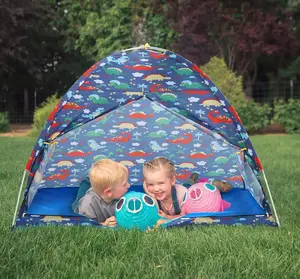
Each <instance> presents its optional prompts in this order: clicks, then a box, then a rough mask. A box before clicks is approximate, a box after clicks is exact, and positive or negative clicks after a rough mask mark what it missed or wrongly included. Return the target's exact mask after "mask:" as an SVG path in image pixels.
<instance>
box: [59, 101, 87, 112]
mask: <svg viewBox="0 0 300 279" xmlns="http://www.w3.org/2000/svg"><path fill="white" fill-rule="evenodd" d="M87 107H88V106H79V105H77V104H76V103H73V102H67V103H66V104H65V105H64V106H63V107H62V110H67V109H69V110H81V109H84V108H87Z"/></svg>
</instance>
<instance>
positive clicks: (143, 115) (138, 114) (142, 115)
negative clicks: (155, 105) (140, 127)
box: [128, 111, 154, 119]
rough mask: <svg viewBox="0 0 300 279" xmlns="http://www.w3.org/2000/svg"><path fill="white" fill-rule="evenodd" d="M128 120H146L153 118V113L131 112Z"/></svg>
mask: <svg viewBox="0 0 300 279" xmlns="http://www.w3.org/2000/svg"><path fill="white" fill-rule="evenodd" d="M128 116H129V118H133V119H146V118H150V117H153V116H154V113H150V114H146V113H145V112H143V111H141V112H132V113H130V114H129V115H128Z"/></svg>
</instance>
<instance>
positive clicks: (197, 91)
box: [181, 89, 210, 95]
mask: <svg viewBox="0 0 300 279" xmlns="http://www.w3.org/2000/svg"><path fill="white" fill-rule="evenodd" d="M181 92H183V93H185V94H191V95H206V94H209V93H210V90H206V89H203V90H201V89H183V90H181Z"/></svg>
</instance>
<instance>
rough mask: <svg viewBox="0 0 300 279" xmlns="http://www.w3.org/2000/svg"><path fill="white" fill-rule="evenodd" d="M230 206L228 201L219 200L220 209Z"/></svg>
mask: <svg viewBox="0 0 300 279" xmlns="http://www.w3.org/2000/svg"><path fill="white" fill-rule="evenodd" d="M230 206H231V203H230V202H227V201H224V200H221V211H224V210H225V209H227V208H229V207H230Z"/></svg>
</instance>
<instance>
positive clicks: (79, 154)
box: [64, 150, 92, 157]
mask: <svg viewBox="0 0 300 279" xmlns="http://www.w3.org/2000/svg"><path fill="white" fill-rule="evenodd" d="M90 154H92V152H83V151H82V150H71V151H69V152H67V153H66V152H64V155H66V156H69V157H85V156H88V155H90Z"/></svg>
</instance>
